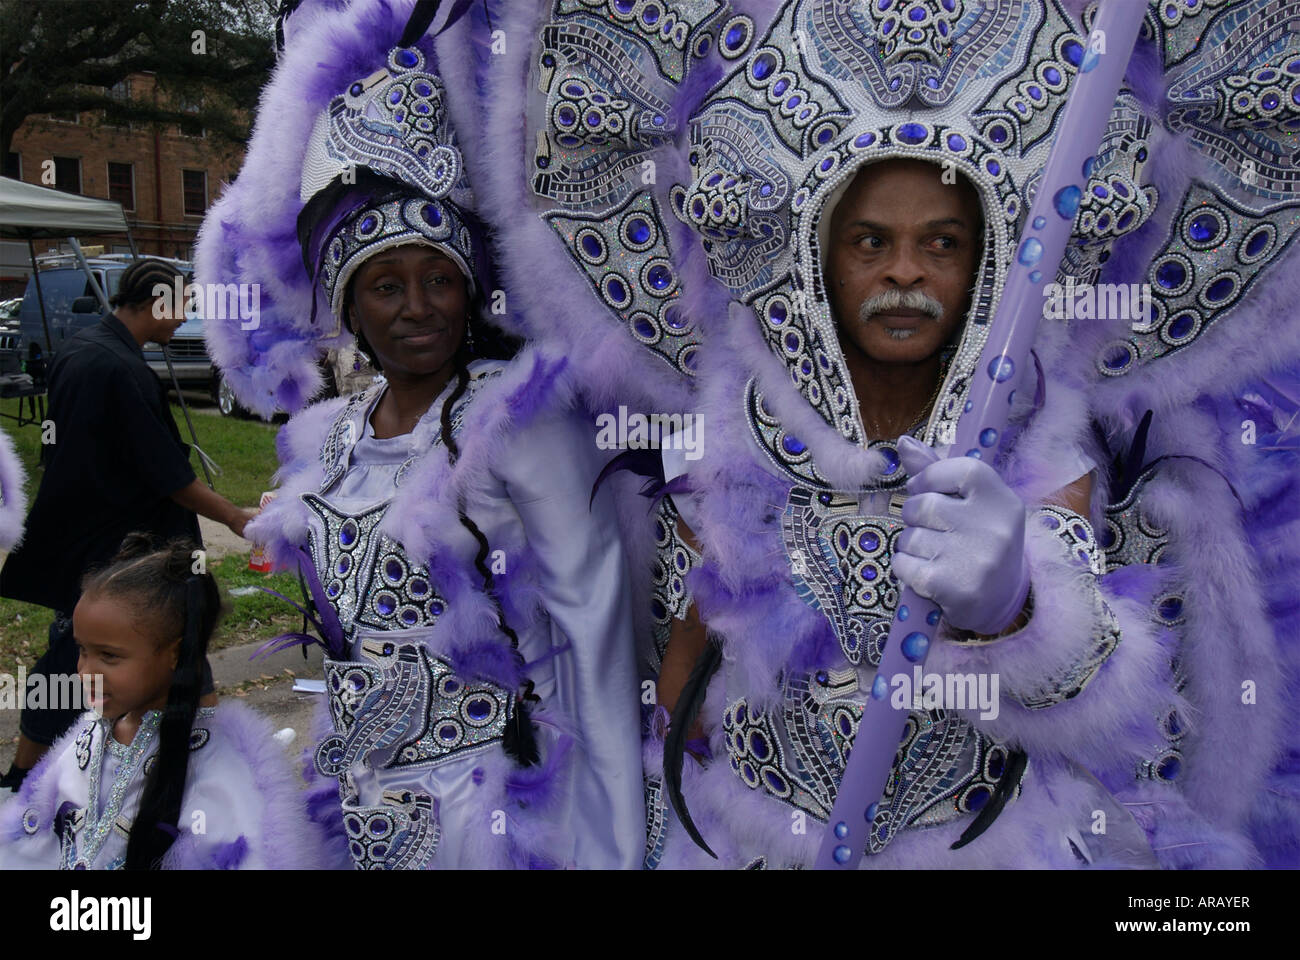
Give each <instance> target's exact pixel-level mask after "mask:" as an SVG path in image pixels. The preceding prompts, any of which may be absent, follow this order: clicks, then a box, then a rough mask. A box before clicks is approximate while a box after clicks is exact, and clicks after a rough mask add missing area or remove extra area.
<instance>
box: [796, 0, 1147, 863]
mask: <svg viewBox="0 0 1300 960" xmlns="http://www.w3.org/2000/svg"><path fill="white" fill-rule="evenodd" d="M1145 14H1146V4H1145V3H1140V2H1137V0H1102V3H1101V5H1100V8H1099V9H1098V11H1097V16H1096V18H1095V20H1094V21H1093V31H1092V35H1091V37H1090V38H1089V42H1088V50H1087V51H1086V52H1085V54H1084V57H1083V62H1082V63H1081V64H1080V66H1079V75H1078V77H1077V78H1076V79H1075V88H1074V91H1073V93H1072V94H1071V95H1070V99H1069V102H1068V103H1066V105H1065V110H1064V113H1063V115H1062V117H1061V126H1060V130H1059V132H1058V133H1057V135H1056V141H1055V143H1053V144H1052V149H1051V152H1050V153H1049V154H1048V158H1047V164H1046V166H1045V167H1044V169H1043V177H1042V180H1041V182H1040V184H1039V187H1038V192H1037V194H1036V195H1035V197H1034V203H1033V206H1032V207H1031V208H1030V210H1029V214H1028V216H1027V217H1026V218H1025V229H1024V232H1023V233H1022V234H1021V237H1020V243H1019V246H1018V247H1017V252H1016V258H1015V261H1014V262H1013V263H1012V264H1011V270H1010V274H1009V276H1008V277H1007V285H1006V289H1005V292H1004V293H1003V294H1002V300H1001V302H1000V303H999V304H998V308H997V312H996V313H995V314H994V317H993V321H992V322H991V323H990V324H989V333H988V341H987V343H986V344H985V346H984V352H983V355H982V356H981V358H980V366H979V368H978V370H977V373H976V376H975V378H974V382H973V383H972V384H971V389H970V396H969V400H970V405H969V407H968V408H967V412H966V413H965V414H964V415H963V416H962V417H961V418H960V420H959V421H958V424H957V435H956V442H955V443H954V444H953V447H952V449H953V450H954V451H957V450H964V451H966V452H967V455H969V456H976V457H978V456H980V449H981V446H983V447H990V446H992V445H993V444H981V443H980V435H981V434H985V431H988V430H993V431H995V432H996V433H995V436H996V437H1000V436H1001V435H1002V431H1003V429H1004V428H1005V427H1006V421H1007V413H1008V410H1009V409H1010V405H1009V403H1008V394H1009V393H1010V390H1011V384H1010V380H1011V377H1012V375H1013V374H1014V373H1015V371H1016V370H1018V369H1020V368H1021V367H1022V366H1023V365H1024V364H1025V363H1026V362H1027V359H1028V357H1029V349H1030V347H1031V346H1032V345H1033V342H1034V339H1035V336H1036V334H1037V330H1038V321H1039V319H1040V318H1041V317H1042V313H1043V310H1042V298H1043V295H1042V291H1041V290H1040V286H1041V284H1042V282H1043V279H1044V277H1046V278H1047V279H1048V280H1051V279H1053V278H1054V276H1055V272H1056V265H1057V264H1059V263H1060V262H1061V257H1062V256H1063V255H1064V253H1065V244H1066V241H1067V240H1068V239H1069V236H1070V230H1071V228H1072V227H1073V225H1074V217H1075V213H1076V212H1077V211H1078V209H1079V201H1080V199H1081V198H1082V196H1083V187H1084V186H1085V185H1086V181H1087V175H1088V171H1089V170H1090V169H1091V164H1092V161H1093V159H1094V158H1093V151H1094V150H1095V149H1096V148H1097V145H1098V144H1099V143H1100V142H1101V137H1102V134H1103V133H1104V132H1105V128H1106V122H1107V120H1108V119H1109V118H1110V114H1111V108H1112V107H1113V106H1114V104H1115V95H1116V94H1117V93H1118V92H1119V85H1120V82H1121V80H1122V79H1123V77H1124V70H1125V68H1126V67H1127V66H1128V60H1129V56H1130V55H1131V53H1132V51H1133V44H1134V43H1135V42H1136V41H1137V34H1138V30H1139V29H1140V28H1141V26H1142V18H1143V16H1145ZM1099 40H1100V41H1101V42H1100V43H1099V42H1098V41H1099ZM1102 50H1104V51H1105V52H1104V53H1103V52H1101V51H1102ZM1085 157H1086V158H1087V160H1086V161H1081V158H1085ZM1044 271H1050V273H1045V272H1044ZM978 371H983V373H984V375H983V376H980V374H979V372H978ZM985 436H986V437H987V436H989V435H988V434H985ZM996 442H997V441H996V439H995V440H994V441H993V443H994V444H995V443H996ZM941 615H942V614H941V611H940V610H939V608H938V606H936V605H935V604H934V603H933V602H931V601H930V600H927V599H925V598H924V597H922V596H919V595H918V594H917V593H915V592H914V591H913V590H912V588H911V587H907V588H905V589H904V590H903V595H902V597H901V598H900V600H899V604H898V610H897V611H896V612H895V614H894V622H893V624H892V625H891V626H890V628H889V640H888V642H887V643H886V644H885V651H884V655H883V656H882V658H881V661H880V668H879V669H878V670H877V671H876V679H875V682H874V683H873V684H872V687H871V696H870V697H869V698H868V700H867V703H866V706H865V707H864V708H863V711H862V721H861V723H859V725H858V734H857V738H856V739H855V741H854V744H853V751H852V753H850V755H849V761H848V764H847V765H846V767H845V770H844V778H843V780H842V781H841V783H840V789H839V794H838V795H837V797H836V799H835V806H834V808H833V809H832V810H831V816H830V821H829V823H828V824H827V828H826V834H825V836H824V837H823V839H822V844H821V849H820V850H818V852H817V861H816V864H815V866H816V868H817V869H819V870H843V869H852V868H855V867H857V865H858V861H859V859H861V857H862V856H863V855H864V853H865V852H866V849H867V840H868V837H869V834H870V830H871V829H872V823H871V822H872V820H873V819H874V817H875V813H876V809H877V803H878V801H879V800H880V798H881V796H883V794H884V792H885V783H886V781H887V778H888V776H889V772H890V770H891V769H892V767H893V761H894V753H895V751H896V750H897V749H898V743H899V740H900V739H901V738H902V734H903V728H904V727H905V726H906V724H907V715H908V711H907V708H906V707H904V708H902V709H894V708H892V707H891V706H890V704H889V683H888V681H887V679H886V678H887V677H891V676H894V675H895V674H898V673H902V672H910V670H911V669H912V667H913V665H916V664H920V665H924V664H925V658H926V654H927V653H928V652H929V649H930V640H931V639H932V637H933V634H934V629H935V627H936V626H937V625H938V623H939V618H940V617H941Z"/></svg>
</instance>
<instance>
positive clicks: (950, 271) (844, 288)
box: [826, 160, 983, 363]
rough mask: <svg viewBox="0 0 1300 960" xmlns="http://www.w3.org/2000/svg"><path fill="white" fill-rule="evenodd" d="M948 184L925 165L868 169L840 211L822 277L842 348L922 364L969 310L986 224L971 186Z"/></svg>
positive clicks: (891, 360)
mask: <svg viewBox="0 0 1300 960" xmlns="http://www.w3.org/2000/svg"><path fill="white" fill-rule="evenodd" d="M942 175H943V168H942V167H940V166H938V165H937V164H932V163H927V162H925V161H923V160H888V161H884V162H882V163H877V164H872V165H871V166H868V167H864V168H863V169H862V170H860V171H858V175H857V176H856V177H855V178H854V180H853V182H852V184H850V186H849V188H848V190H847V191H846V192H845V194H844V197H843V199H842V200H841V201H840V203H839V205H838V206H837V207H836V208H835V211H834V213H833V215H832V218H831V229H830V236H829V241H828V244H827V252H826V273H827V282H828V284H829V288H830V300H831V307H832V309H833V310H834V315H835V322H836V325H837V327H838V329H839V334H840V340H841V343H842V344H843V345H844V346H845V348H846V349H852V348H853V347H856V348H857V349H859V350H861V351H862V352H863V353H865V354H866V355H867V356H868V357H870V358H871V359H872V360H875V361H877V362H879V363H917V362H919V361H922V360H925V359H926V358H928V357H930V356H933V355H934V354H935V353H936V352H937V351H938V350H939V349H941V348H942V347H943V346H944V345H945V344H947V343H949V342H950V341H951V340H952V339H953V335H954V333H955V332H956V331H957V328H958V326H959V325H960V324H961V322H962V318H963V317H965V315H966V311H967V309H968V308H969V306H970V292H971V288H972V286H973V285H974V280H975V270H976V267H977V266H978V265H979V255H980V251H979V246H980V231H981V226H982V222H983V218H982V216H981V213H980V205H979V200H978V198H977V196H976V194H975V190H974V188H973V187H971V185H970V184H969V183H968V182H967V181H966V179H965V178H964V177H960V176H958V177H957V182H956V183H944V182H943V180H942V179H941V177H942ZM949 179H952V178H951V176H950V177H949Z"/></svg>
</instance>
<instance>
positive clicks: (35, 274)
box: [27, 237, 54, 363]
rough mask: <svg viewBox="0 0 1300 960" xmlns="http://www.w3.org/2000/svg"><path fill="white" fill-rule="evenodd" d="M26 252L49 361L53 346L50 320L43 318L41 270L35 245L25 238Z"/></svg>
mask: <svg viewBox="0 0 1300 960" xmlns="http://www.w3.org/2000/svg"><path fill="white" fill-rule="evenodd" d="M27 252H28V253H29V254H31V257H32V279H33V280H35V281H36V303H37V305H38V306H39V307H40V308H41V329H43V330H44V331H45V361H46V363H48V362H49V359H50V354H52V353H53V352H54V347H53V346H51V345H50V321H49V320H47V319H46V318H45V294H43V293H42V292H41V271H40V270H39V269H38V268H37V266H36V247H35V246H34V245H33V244H32V238H31V237H28V238H27Z"/></svg>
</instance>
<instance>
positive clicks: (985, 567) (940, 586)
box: [893, 435, 1029, 635]
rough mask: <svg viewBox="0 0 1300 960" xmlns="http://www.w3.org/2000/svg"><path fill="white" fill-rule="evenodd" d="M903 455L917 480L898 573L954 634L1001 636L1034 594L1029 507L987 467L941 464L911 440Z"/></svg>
mask: <svg viewBox="0 0 1300 960" xmlns="http://www.w3.org/2000/svg"><path fill="white" fill-rule="evenodd" d="M898 455H899V458H900V459H901V460H902V462H903V467H904V469H906V470H907V472H908V473H909V474H910V475H911V479H910V480H908V481H907V492H908V493H909V494H910V496H909V497H908V500H907V502H906V503H904V504H903V522H904V523H905V524H907V529H906V530H904V531H903V532H902V533H901V534H899V537H898V546H897V549H896V550H895V551H894V556H893V568H894V573H895V574H896V575H897V577H898V579H899V580H901V581H902V582H903V583H905V584H906V585H907V586H909V587H911V588H912V589H913V590H915V591H916V592H917V593H919V594H920V595H921V596H923V597H925V598H926V599H928V600H933V601H934V602H935V603H937V604H938V605H939V607H940V609H942V610H943V616H944V619H946V620H947V621H948V623H950V624H951V625H952V626H954V627H957V628H959V629H962V630H973V631H974V632H975V633H981V634H985V635H993V634H997V633H1000V632H1001V631H1002V630H1005V629H1006V627H1007V625H1008V624H1010V623H1011V622H1012V621H1013V620H1015V618H1016V616H1017V615H1018V614H1019V613H1020V610H1021V608H1022V607H1023V606H1024V605H1025V598H1026V597H1027V595H1028V593H1029V564H1028V562H1027V561H1026V560H1025V504H1024V502H1023V501H1022V500H1021V499H1020V497H1019V496H1018V495H1017V494H1016V493H1015V491H1013V490H1012V489H1011V488H1010V487H1008V486H1007V485H1006V484H1005V483H1004V482H1003V481H1002V478H1001V477H999V476H998V474H997V471H995V470H994V469H993V468H992V467H990V466H989V465H988V464H987V463H985V462H984V461H982V460H976V459H974V458H973V457H953V458H951V459H947V460H944V459H940V456H939V454H938V452H937V451H935V450H933V449H932V448H930V447H927V446H925V444H923V443H921V442H920V441H918V440H916V439H914V438H913V437H910V436H907V435H904V436H902V437H900V438H899V440H898Z"/></svg>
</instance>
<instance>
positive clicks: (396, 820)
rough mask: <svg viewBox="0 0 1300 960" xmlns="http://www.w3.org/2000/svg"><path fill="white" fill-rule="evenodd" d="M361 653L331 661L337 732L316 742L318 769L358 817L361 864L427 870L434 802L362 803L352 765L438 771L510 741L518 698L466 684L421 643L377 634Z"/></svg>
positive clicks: (354, 841) (353, 835) (356, 846)
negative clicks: (331, 780) (358, 656)
mask: <svg viewBox="0 0 1300 960" xmlns="http://www.w3.org/2000/svg"><path fill="white" fill-rule="evenodd" d="M360 652H361V656H362V658H363V659H359V660H354V661H339V660H331V659H326V660H325V692H326V695H327V696H328V697H329V706H330V718H331V720H332V721H333V723H334V733H333V734H332V735H331V736H329V737H326V738H325V739H324V740H323V741H322V742H321V744H320V746H318V747H317V749H316V768H317V769H318V770H319V771H320V772H321V773H322V774H324V775H325V776H328V777H336V778H338V780H339V792H340V795H341V796H342V798H343V811H344V816H345V820H346V818H347V816H348V815H349V814H351V815H353V816H355V817H357V818H359V819H358V820H357V824H358V826H357V829H356V831H354V830H353V828H352V826H349V828H348V834H349V849H350V850H351V852H352V856H353V860H354V862H355V864H356V866H357V867H358V868H360V869H373V868H377V867H381V866H382V867H386V868H394V869H395V868H398V867H402V866H405V867H410V868H414V869H419V868H423V867H425V866H427V865H428V861H429V859H430V858H432V856H433V853H434V851H435V850H436V848H437V841H438V834H437V830H438V824H437V820H436V814H435V811H434V807H433V802H432V798H430V797H428V796H426V795H424V794H410V793H406V794H403V796H404V798H405V799H402V800H401V801H400V803H399V807H398V808H396V809H394V808H390V807H389V806H387V803H385V804H380V805H378V806H375V807H363V806H360V805H358V803H357V792H356V790H355V787H354V786H353V781H352V770H353V769H354V768H355V766H356V764H358V763H359V762H363V763H365V764H366V766H367V767H369V768H371V769H381V770H404V769H419V768H432V767H436V766H438V765H440V764H443V763H446V762H448V761H450V760H453V759H460V758H462V757H464V756H466V755H468V754H472V753H477V752H479V751H481V750H483V749H486V748H488V747H490V746H492V745H494V744H496V743H498V742H499V741H500V740H501V739H502V737H503V735H504V733H505V728H506V723H507V721H508V720H509V719H510V717H511V715H512V714H513V711H514V694H513V693H512V692H510V691H506V690H503V689H502V688H500V687H497V686H495V685H493V684H489V683H473V684H471V683H466V682H465V681H463V680H461V678H460V677H458V676H457V675H456V674H455V672H454V671H453V670H452V668H451V666H450V665H449V664H448V663H446V662H445V661H443V660H440V659H438V658H436V657H433V656H431V655H430V654H429V653H428V652H427V651H426V650H425V649H424V647H423V646H422V645H421V644H419V643H414V642H412V643H399V642H397V639H396V637H392V638H389V637H385V636H383V635H380V636H372V637H366V638H365V639H363V640H362V642H361V650H360ZM385 757H387V759H386V760H385V759H384V758H385ZM384 796H385V798H388V793H385V795H384ZM381 826H386V827H391V828H392V829H391V831H388V832H385V831H384V830H381V829H380V827H381ZM363 828H364V829H363ZM358 831H359V832H358ZM381 837H382V838H386V839H385V842H383V843H380V844H379V846H378V848H376V845H375V843H374V842H373V841H375V840H376V839H379V838H381ZM385 856H387V857H388V858H389V859H388V860H385V859H384V858H385Z"/></svg>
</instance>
